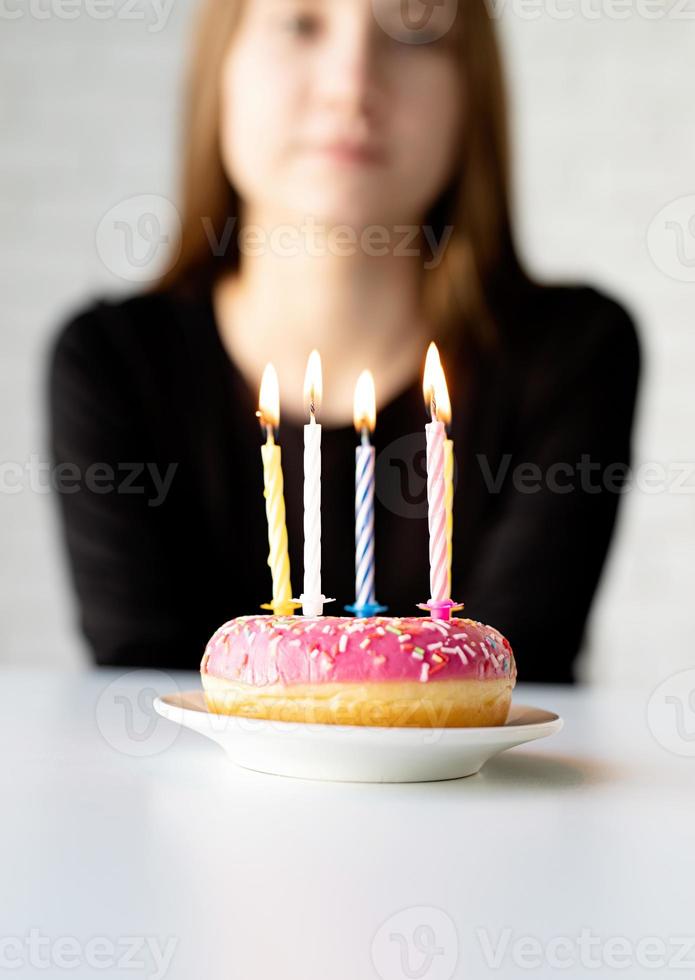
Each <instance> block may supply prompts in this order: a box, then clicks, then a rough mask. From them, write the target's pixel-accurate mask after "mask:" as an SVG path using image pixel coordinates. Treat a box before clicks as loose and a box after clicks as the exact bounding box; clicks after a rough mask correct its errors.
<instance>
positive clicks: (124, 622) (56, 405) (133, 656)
mask: <svg viewBox="0 0 695 980" xmlns="http://www.w3.org/2000/svg"><path fill="white" fill-rule="evenodd" d="M112 312H113V310H112V308H109V307H107V306H106V305H105V304H104V305H101V306H97V307H95V308H94V309H93V310H91V311H89V312H87V313H85V314H84V315H82V316H80V317H78V318H77V319H75V320H73V321H72V322H71V323H69V324H68V325H67V327H65V328H64V329H63V330H62V331H61V332H60V334H59V335H58V337H57V340H56V342H55V344H54V346H53V349H52V351H51V356H50V363H49V386H48V387H49V413H50V420H49V433H50V451H51V457H52V462H53V467H54V468H53V487H54V490H55V492H56V496H57V498H58V502H59V509H60V513H61V516H62V523H63V532H64V537H65V542H66V545H67V550H68V555H69V561H70V566H71V572H72V577H73V583H74V587H75V591H76V594H77V599H78V604H79V615H80V625H81V629H82V632H83V633H84V635H85V637H86V639H87V641H88V643H89V645H90V647H91V650H92V653H93V656H94V659H95V661H96V662H97V663H99V664H105V665H118V666H149V667H156V666H161V667H165V666H171V667H176V666H184V664H182V663H178V662H177V659H178V655H177V650H179V649H180V650H183V649H185V647H186V642H187V641H186V637H185V635H184V634H185V625H184V623H183V622H182V620H181V617H180V613H179V612H178V610H177V605H179V604H178V603H177V600H176V597H175V594H174V582H173V572H172V562H171V555H170V554H169V546H168V544H167V537H168V536H167V535H166V534H165V533H164V529H163V527H162V524H161V522H162V514H163V509H162V508H161V506H158V505H157V500H158V499H161V498H160V497H159V493H158V488H157V485H155V483H154V482H153V481H152V480H151V478H150V476H149V471H148V469H147V464H148V463H151V462H152V461H153V459H154V457H153V455H152V452H151V448H150V446H149V444H148V434H147V426H146V424H145V420H144V419H143V417H142V410H141V407H140V406H139V403H138V397H137V393H136V391H135V388H134V386H132V381H131V382H130V383H129V380H128V373H127V371H126V370H124V362H123V358H122V357H121V356H119V355H120V352H119V350H118V344H114V339H113V337H114V334H113V330H106V329H104V324H105V320H108V318H109V316H110V315H112ZM189 653H190V648H189ZM189 659H190V657H189ZM188 666H192V664H188Z"/></svg>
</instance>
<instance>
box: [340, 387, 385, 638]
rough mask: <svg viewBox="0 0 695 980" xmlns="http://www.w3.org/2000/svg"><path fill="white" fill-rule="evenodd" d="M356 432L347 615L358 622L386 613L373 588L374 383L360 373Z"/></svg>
mask: <svg viewBox="0 0 695 980" xmlns="http://www.w3.org/2000/svg"><path fill="white" fill-rule="evenodd" d="M354 418H355V428H356V429H357V431H358V432H359V433H361V444H360V445H359V446H357V448H356V449H355V604H354V606H346V607H345V608H346V609H347V610H348V612H352V613H354V614H355V615H356V616H359V617H360V618H364V617H366V616H375V615H377V614H378V613H380V612H385V611H386V606H380V605H379V604H378V603H377V601H376V596H375V588H374V482H375V481H374V470H375V450H374V447H373V446H372V444H371V442H370V441H369V434H370V432H372V431H373V430H374V427H375V425H376V395H375V392H374V379H373V378H372V375H371V373H370V372H369V371H363V372H362V374H361V375H360V377H359V379H358V381H357V385H356V386H355V408H354Z"/></svg>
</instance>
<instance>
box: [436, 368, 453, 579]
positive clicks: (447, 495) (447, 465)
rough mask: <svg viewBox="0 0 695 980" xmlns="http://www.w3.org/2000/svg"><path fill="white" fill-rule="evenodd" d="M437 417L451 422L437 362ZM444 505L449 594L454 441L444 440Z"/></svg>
mask: <svg viewBox="0 0 695 980" xmlns="http://www.w3.org/2000/svg"><path fill="white" fill-rule="evenodd" d="M437 375H438V379H439V380H438V384H437V386H436V392H437V418H438V419H439V421H440V422H443V423H444V425H445V426H448V425H450V423H451V401H450V399H449V389H448V388H447V384H446V377H445V376H444V370H443V368H442V365H441V361H440V362H439V369H438V372H437ZM444 506H445V510H446V566H447V594H448V595H451V570H452V563H453V562H452V559H453V551H454V441H453V439H448V438H447V439H445V440H444Z"/></svg>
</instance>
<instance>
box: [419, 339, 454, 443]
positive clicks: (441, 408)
mask: <svg viewBox="0 0 695 980" xmlns="http://www.w3.org/2000/svg"><path fill="white" fill-rule="evenodd" d="M422 393H423V395H424V397H425V404H426V405H427V408H428V410H431V408H432V406H434V414H435V417H436V419H437V421H439V422H444V423H445V424H446V425H448V424H449V422H451V400H450V398H449V389H448V388H447V384H446V378H445V376H444V369H443V367H442V362H441V361H440V359H439V351H438V350H437V345H436V344H435V343H434V341H433V342H432V343H431V344H430V345H429V347H428V348H427V357H426V359H425V373H424V376H423V381H422ZM433 421H434V419H433Z"/></svg>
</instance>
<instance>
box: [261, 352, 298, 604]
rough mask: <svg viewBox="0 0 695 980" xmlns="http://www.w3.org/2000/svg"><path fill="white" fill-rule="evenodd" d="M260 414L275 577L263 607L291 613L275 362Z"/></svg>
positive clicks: (265, 375)
mask: <svg viewBox="0 0 695 980" xmlns="http://www.w3.org/2000/svg"><path fill="white" fill-rule="evenodd" d="M256 415H257V417H258V418H259V419H260V422H261V425H262V426H263V428H264V429H265V431H266V442H265V445H263V446H261V458H262V460H263V496H264V497H265V512H266V518H267V521H268V544H269V549H270V550H269V554H268V565H269V566H270V570H271V574H272V579H273V599H272V602H269V603H264V604H263V606H262V608H264V609H271V610H272V611H273V612H274V613H275V614H276V615H279V616H285V615H291V614H292V613H293V612H294V609H295V604H294V603H293V602H292V586H291V584H290V559H289V554H288V545H287V525H286V520H285V497H284V486H283V477H282V451H281V449H280V446H278V445H277V444H276V442H275V431H274V430H275V429H277V427H278V425H279V424H280V394H279V386H278V377H277V373H276V371H275V368H274V367H273V365H272V364H268V365H266V368H265V371H264V372H263V377H262V379H261V390H260V394H259V397H258V411H257V412H256Z"/></svg>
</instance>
